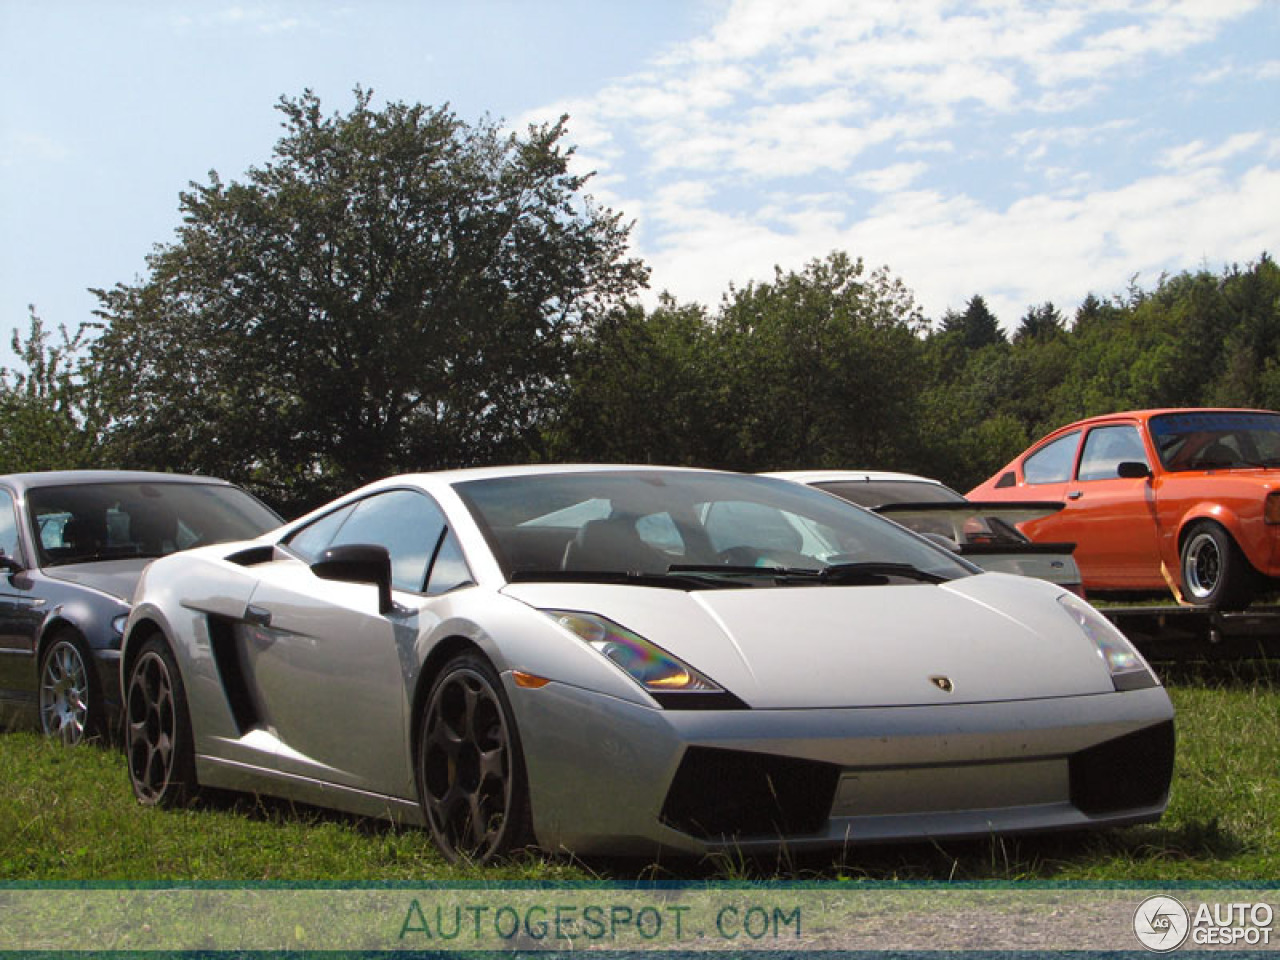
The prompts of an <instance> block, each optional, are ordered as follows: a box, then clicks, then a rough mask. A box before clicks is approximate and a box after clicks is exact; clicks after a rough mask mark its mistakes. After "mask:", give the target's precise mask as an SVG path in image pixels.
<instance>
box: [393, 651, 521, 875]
mask: <svg viewBox="0 0 1280 960" xmlns="http://www.w3.org/2000/svg"><path fill="white" fill-rule="evenodd" d="M418 733H419V736H418V756H417V764H416V773H417V780H418V797H419V801H420V802H421V804H422V812H423V815H424V816H425V817H426V821H427V827H428V828H429V829H430V831H431V837H432V839H433V840H434V841H435V844H436V846H437V847H438V848H439V849H440V852H441V853H442V854H444V856H445V858H446V859H447V860H449V861H450V862H451V863H458V862H469V863H477V864H483V863H489V862H491V861H493V860H495V859H498V858H500V857H502V856H504V855H505V854H507V853H510V852H512V851H515V850H518V849H520V848H522V847H524V846H526V845H527V844H528V843H529V842H530V841H531V839H532V829H531V823H530V807H529V781H528V777H527V776H526V774H525V766H524V755H523V752H522V750H521V748H520V735H519V733H518V731H517V730H516V724H515V718H514V716H513V715H512V712H511V704H510V702H509V701H508V700H507V695H506V691H505V690H503V688H502V681H501V680H500V679H499V677H498V674H497V672H496V671H495V670H494V669H493V666H492V665H491V664H490V663H489V661H488V660H486V659H485V658H484V656H482V655H481V654H480V653H479V652H477V651H467V652H465V653H461V654H459V655H458V656H456V657H454V658H453V659H452V660H450V661H448V662H447V663H446V664H445V666H444V669H443V670H441V672H440V675H439V676H438V677H436V679H435V682H434V683H433V684H432V685H431V692H430V693H429V694H428V696H427V702H426V705H425V706H424V707H423V710H422V715H421V717H420V718H419V727H418Z"/></svg>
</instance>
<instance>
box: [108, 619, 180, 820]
mask: <svg viewBox="0 0 1280 960" xmlns="http://www.w3.org/2000/svg"><path fill="white" fill-rule="evenodd" d="M125 755H126V757H127V759H128V764H129V780H130V782H131V783H132V784H133V793H134V795H135V796H136V797H137V798H138V800H139V801H140V802H142V803H144V804H146V805H147V806H161V807H171V806H177V805H180V804H183V803H186V802H187V801H188V800H189V799H191V797H192V796H193V794H194V792H195V789H196V778H195V748H194V746H193V741H192V736H191V717H190V714H189V713H188V710H187V699H186V690H185V688H184V687H183V685H182V675H181V674H180V673H179V672H178V665H177V663H175V662H174V659H173V654H172V653H171V652H170V650H169V647H168V645H167V644H166V643H165V642H164V640H163V639H161V638H160V637H151V638H150V639H148V640H147V641H145V642H144V643H143V644H142V648H141V649H140V650H139V651H138V658H137V660H135V661H134V663H133V667H132V669H131V670H130V671H129V685H128V689H127V690H126V691H125Z"/></svg>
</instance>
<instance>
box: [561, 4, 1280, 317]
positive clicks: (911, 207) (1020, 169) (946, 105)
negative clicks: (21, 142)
mask: <svg viewBox="0 0 1280 960" xmlns="http://www.w3.org/2000/svg"><path fill="white" fill-rule="evenodd" d="M1257 6H1258V0H1060V2H1055V3H1053V4H1043V3H1038V2H1022V0H987V2H982V3H969V2H960V0H912V2H910V3H901V2H897V0H860V2H858V3H849V2H847V0H791V2H788V3H785V4H782V3H778V2H776V0H735V2H733V3H731V4H729V5H728V6H727V7H726V8H725V9H724V14H723V17H722V18H721V19H720V20H719V22H718V23H716V24H715V25H714V26H713V27H712V28H711V29H709V30H708V32H707V33H706V34H705V35H704V36H702V37H699V38H697V39H695V40H693V41H692V42H689V43H685V44H683V45H681V46H679V47H676V48H674V49H672V50H669V51H667V52H666V53H665V54H664V55H663V56H662V57H660V58H658V59H655V60H654V61H652V62H651V63H650V65H649V69H648V70H647V71H646V72H645V73H643V74H637V75H634V76H631V77H625V78H621V79H618V80H617V81H615V82H613V83H612V84H610V85H609V86H608V87H607V88H606V89H604V90H602V91H601V92H600V93H599V94H598V95H597V96H594V97H588V98H583V99H581V100H579V101H577V102H576V103H574V104H572V106H571V108H570V112H571V113H572V114H573V116H574V122H573V126H572V130H571V132H572V134H573V136H574V137H575V138H576V139H577V142H579V143H580V144H581V145H582V152H583V158H582V160H583V163H585V164H590V165H594V166H595V168H596V169H601V170H605V171H607V173H608V180H607V182H605V185H607V188H608V201H609V203H610V205H611V206H614V207H615V208H617V209H622V210H625V211H627V212H628V214H629V215H631V216H635V217H636V218H637V221H638V226H637V231H636V234H635V241H636V248H637V252H638V253H639V254H640V255H641V256H643V257H644V258H645V259H646V260H647V261H648V263H649V264H650V265H651V266H652V267H653V283H654V287H655V294H656V291H658V290H662V289H668V290H670V291H671V292H673V293H675V295H676V296H677V297H678V298H680V299H683V300H698V301H701V302H703V303H709V304H714V303H716V302H717V301H718V299H719V297H720V296H721V295H722V294H723V293H724V292H725V291H726V290H727V289H728V286H729V284H730V283H734V284H737V285H738V286H741V285H743V284H745V283H747V282H749V281H750V280H752V279H756V280H768V279H770V278H771V277H772V275H773V268H774V266H775V265H777V266H781V267H782V268H783V269H788V270H789V269H799V268H800V267H802V266H803V264H804V263H805V262H807V261H809V260H811V259H813V258H815V257H822V256H825V255H826V253H828V252H829V251H831V250H834V249H843V250H847V251H849V252H850V253H852V254H854V255H861V256H864V257H865V258H866V259H867V260H868V261H869V262H871V263H874V264H877V265H878V264H880V263H887V264H888V265H889V266H890V267H891V269H893V270H894V272H896V273H897V274H898V275H899V276H901V277H902V278H903V279H904V280H905V281H906V283H907V284H908V286H910V287H912V288H913V289H914V290H915V291H916V292H917V295H918V298H919V300H920V302H921V304H922V306H923V307H924V308H925V310H926V311H927V312H928V313H929V314H930V315H931V316H935V317H936V316H939V315H941V313H942V311H944V310H945V309H947V308H948V307H954V306H958V305H960V304H962V303H963V302H964V301H965V300H967V299H968V297H970V296H972V295H973V294H974V293H975V292H981V293H983V294H984V296H988V299H989V300H990V301H991V302H992V303H993V305H994V306H995V307H996V308H997V312H998V313H999V314H1000V316H1001V318H1002V319H1003V320H1004V321H1005V322H1006V323H1007V324H1013V323H1015V322H1016V320H1017V318H1018V317H1019V316H1021V314H1022V313H1023V312H1024V311H1025V309H1026V307H1027V306H1028V305H1030V304H1031V303H1038V302H1043V301H1044V300H1046V299H1052V300H1054V301H1055V303H1057V304H1058V305H1059V307H1060V308H1061V309H1064V310H1069V309H1071V308H1072V307H1073V306H1074V302H1075V301H1077V300H1078V299H1079V298H1081V297H1082V296H1083V295H1084V294H1086V293H1088V292H1089V291H1091V290H1092V291H1094V292H1097V293H1100V294H1107V293H1110V292H1113V291H1115V290H1120V289H1123V288H1124V286H1125V284H1126V283H1127V282H1128V279H1129V277H1130V276H1132V275H1133V274H1134V273H1147V274H1149V278H1150V279H1151V280H1154V278H1155V277H1157V276H1158V275H1159V273H1160V272H1161V271H1162V270H1168V269H1175V270H1176V269H1182V268H1196V267H1198V266H1199V265H1200V264H1201V262H1202V261H1203V258H1205V257H1218V258H1228V259H1231V258H1236V259H1240V260H1248V259H1251V258H1254V257H1256V256H1257V255H1258V254H1260V253H1261V252H1262V251H1263V250H1266V249H1270V250H1274V249H1275V248H1276V247H1277V246H1280V244H1278V243H1277V240H1278V239H1280V229H1278V228H1277V227H1276V226H1275V225H1274V222H1273V221H1274V219H1275V218H1274V211H1275V210H1276V209H1280V197H1277V191H1280V173H1277V172H1276V171H1275V170H1274V169H1272V168H1271V167H1268V166H1267V165H1266V164H1268V163H1271V164H1274V161H1275V159H1276V156H1277V151H1280V146H1278V140H1280V138H1277V137H1276V136H1275V135H1274V134H1272V133H1270V132H1269V131H1266V130H1264V129H1263V128H1261V127H1259V128H1257V129H1251V130H1243V131H1241V130H1236V131H1232V130H1230V129H1227V130H1226V132H1222V131H1221V130H1220V129H1218V128H1215V129H1214V130H1213V132H1212V133H1208V132H1204V133H1202V132H1201V131H1199V130H1196V129H1188V130H1178V131H1177V132H1176V133H1172V132H1170V131H1169V130H1166V129H1162V128H1161V126H1160V125H1161V123H1162V122H1163V121H1165V119H1166V118H1164V117H1162V116H1157V117H1152V116H1148V115H1140V116H1135V117H1130V116H1125V115H1124V113H1123V103H1124V99H1123V96H1122V94H1123V91H1125V90H1126V89H1127V86H1128V85H1130V84H1133V83H1135V82H1138V81H1140V80H1143V79H1144V78H1146V77H1147V76H1148V74H1150V73H1151V67H1152V65H1160V66H1161V67H1164V68H1169V69H1173V68H1176V66H1177V64H1178V63H1179V62H1180V60H1181V59H1183V58H1186V57H1187V56H1188V54H1189V52H1190V51H1192V49H1193V48H1196V47H1198V46H1201V45H1207V44H1209V43H1211V42H1212V41H1213V40H1214V38H1215V37H1216V36H1217V34H1218V33H1219V32H1220V31H1221V29H1222V27H1223V26H1224V25H1225V24H1227V23H1229V22H1230V21H1231V20H1232V19H1233V18H1237V17H1240V16H1242V15H1243V14H1245V13H1248V12H1249V11H1250V10H1254V9H1256V8H1257ZM1219 63H1226V64H1228V67H1229V68H1230V69H1232V70H1239V71H1241V72H1242V73H1243V74H1245V75H1251V76H1255V77H1257V78H1259V79H1263V78H1265V77H1267V76H1268V75H1269V73H1268V72H1269V71H1271V72H1272V73H1275V72H1277V71H1276V67H1275V64H1276V61H1274V60H1268V61H1264V62H1263V63H1261V64H1259V63H1256V62H1250V61H1249V60H1248V55H1247V52H1238V53H1236V54H1235V61H1234V62H1230V61H1227V60H1226V59H1225V58H1224V57H1221V56H1220V57H1219ZM1224 69H1226V68H1224ZM1210 72H1211V71H1207V70H1201V75H1207V74H1209V73H1210ZM1193 76H1194V75H1193ZM1161 82H1163V81H1161ZM1187 86H1188V87H1191V86H1195V84H1194V83H1193V82H1192V81H1191V79H1190V78H1189V79H1188V83H1187ZM1099 105H1111V106H1113V107H1116V106H1118V109H1114V108H1113V109H1111V110H1109V111H1108V110H1099V109H1097V108H1098V107H1099ZM1059 116H1069V117H1070V122H1066V123H1061V124H1058V123H1054V122H1053V120H1054V118H1055V117H1059ZM1255 122H1256V121H1255ZM1010 128H1012V129H1010ZM1174 137H1178V138H1180V139H1173V138H1174ZM1139 138H1140V139H1139ZM1121 140H1123V142H1124V143H1125V145H1126V147H1132V146H1133V145H1135V144H1139V143H1140V144H1141V147H1142V149H1140V150H1138V149H1128V150H1127V151H1117V150H1116V149H1115V145H1116V143H1117V142H1118V141H1121ZM1120 155H1123V156H1124V157H1127V158H1129V159H1128V163H1129V164H1130V167H1129V168H1127V169H1125V168H1119V167H1117V166H1116V164H1117V157H1118V156H1120ZM924 157H927V158H928V163H926V162H924V161H923V160H922V159H920V158H924ZM895 158H898V159H899V160H900V162H894V159H895ZM1134 163H1138V164H1141V166H1136V167H1135V166H1132V164H1134ZM998 164H1003V166H997V165H998ZM1249 164H1253V166H1249ZM837 183H839V184H844V185H848V186H849V187H850V188H851V189H850V190H849V191H848V192H844V193H841V192H831V191H830V190H829V189H828V188H830V187H831V186H833V185H835V184H837ZM868 194H870V195H871V197H870V199H868ZM867 202H870V203H871V204H873V205H872V206H871V207H870V208H867V207H865V206H862V204H865V203H867Z"/></svg>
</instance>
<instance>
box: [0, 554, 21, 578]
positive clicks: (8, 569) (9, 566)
mask: <svg viewBox="0 0 1280 960" xmlns="http://www.w3.org/2000/svg"><path fill="white" fill-rule="evenodd" d="M25 569H27V568H26V567H24V566H23V565H22V564H21V563H19V562H18V561H17V560H15V559H14V558H13V557H11V556H9V555H8V554H7V553H5V552H4V551H3V550H0V570H3V571H4V572H5V573H7V574H9V575H11V576H12V575H13V574H15V573H21V572H22V571H23V570H25Z"/></svg>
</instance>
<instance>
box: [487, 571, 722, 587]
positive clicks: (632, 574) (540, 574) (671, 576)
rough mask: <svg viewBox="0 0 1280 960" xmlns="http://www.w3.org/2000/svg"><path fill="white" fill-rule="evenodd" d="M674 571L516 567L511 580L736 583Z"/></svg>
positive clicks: (661, 584)
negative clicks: (531, 568) (534, 568)
mask: <svg viewBox="0 0 1280 960" xmlns="http://www.w3.org/2000/svg"><path fill="white" fill-rule="evenodd" d="M672 569H673V571H675V572H672V573H651V572H646V571H644V570H516V571H513V572H512V574H511V576H510V577H509V578H508V580H507V582H508V583H625V584H628V585H631V586H637V587H661V588H663V589H665V590H707V589H711V588H715V587H735V586H740V584H738V583H734V582H731V581H720V582H716V581H714V580H706V579H703V578H702V577H683V576H680V574H679V571H677V570H676V568H672Z"/></svg>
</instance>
